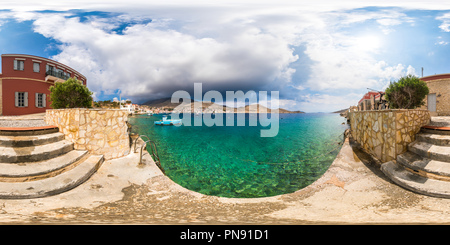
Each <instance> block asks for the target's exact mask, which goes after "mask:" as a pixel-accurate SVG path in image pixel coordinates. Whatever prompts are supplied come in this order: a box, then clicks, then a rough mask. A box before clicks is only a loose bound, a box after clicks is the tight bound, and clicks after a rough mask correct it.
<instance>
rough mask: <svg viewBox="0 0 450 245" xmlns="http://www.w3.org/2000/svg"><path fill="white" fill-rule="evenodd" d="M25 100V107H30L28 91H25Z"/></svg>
mask: <svg viewBox="0 0 450 245" xmlns="http://www.w3.org/2000/svg"><path fill="white" fill-rule="evenodd" d="M23 100H24V105H25V107H28V92H25V93H24V98H23Z"/></svg>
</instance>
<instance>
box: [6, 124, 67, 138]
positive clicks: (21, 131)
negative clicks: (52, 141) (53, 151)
mask: <svg viewBox="0 0 450 245" xmlns="http://www.w3.org/2000/svg"><path fill="white" fill-rule="evenodd" d="M56 132H59V129H58V127H57V126H41V127H28V128H24V127H17V128H11V127H1V128H0V135H5V136H31V135H41V134H51V133H56Z"/></svg>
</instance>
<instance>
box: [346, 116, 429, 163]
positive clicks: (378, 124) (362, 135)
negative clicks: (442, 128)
mask: <svg viewBox="0 0 450 245" xmlns="http://www.w3.org/2000/svg"><path fill="white" fill-rule="evenodd" d="M429 122H430V113H429V112H428V110H420V109H415V110H380V111H354V112H350V128H351V133H352V136H353V138H354V139H355V140H356V141H357V142H358V143H360V144H361V146H362V147H363V148H364V149H366V150H367V151H368V152H369V153H371V154H373V155H374V156H375V157H377V158H378V159H379V160H380V161H381V162H388V161H391V160H396V158H397V156H398V155H400V154H402V153H404V152H406V151H407V149H408V144H409V143H411V142H413V141H414V140H415V135H416V134H417V133H418V132H419V131H420V127H422V126H424V125H427V124H428V123H429Z"/></svg>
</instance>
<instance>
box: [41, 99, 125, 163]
mask: <svg viewBox="0 0 450 245" xmlns="http://www.w3.org/2000/svg"><path fill="white" fill-rule="evenodd" d="M127 119H128V113H127V112H126V111H123V110H113V109H101V110H97V109H82V108H75V109H52V110H47V111H46V115H45V122H46V123H47V124H49V125H55V126H58V128H59V131H60V132H62V133H64V135H65V138H66V140H69V141H71V142H73V143H74V148H75V149H77V150H88V151H89V152H90V153H93V154H101V155H103V156H104V158H105V159H112V158H118V157H122V156H125V155H128V153H129V152H130V142H129V135H128V127H127V124H126V121H127Z"/></svg>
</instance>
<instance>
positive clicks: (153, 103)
mask: <svg viewBox="0 0 450 245" xmlns="http://www.w3.org/2000/svg"><path fill="white" fill-rule="evenodd" d="M188 100H189V99H188ZM190 100H191V101H190V102H191V103H190V104H189V105H183V106H181V107H179V108H177V109H176V110H177V111H178V112H181V113H182V112H189V111H190V112H192V113H227V112H228V113H233V112H234V113H240V112H243V113H259V111H260V109H263V110H264V109H265V111H266V112H267V113H273V112H278V113H305V112H303V111H289V110H286V109H282V108H279V109H273V110H272V109H269V108H267V107H264V106H262V105H259V104H252V105H246V106H245V107H244V108H242V107H239V108H230V107H227V106H224V105H219V104H216V103H211V102H202V103H200V102H199V101H194V100H192V99H190ZM180 104H181V103H172V102H171V98H163V99H156V100H149V101H147V102H145V103H143V104H142V105H146V106H148V107H154V108H166V109H169V110H170V109H171V110H175V108H176V107H177V106H179V105H180ZM200 104H201V105H200ZM189 107H190V108H189ZM194 107H196V108H197V110H198V111H195V110H194ZM200 108H201V110H200Z"/></svg>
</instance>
